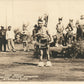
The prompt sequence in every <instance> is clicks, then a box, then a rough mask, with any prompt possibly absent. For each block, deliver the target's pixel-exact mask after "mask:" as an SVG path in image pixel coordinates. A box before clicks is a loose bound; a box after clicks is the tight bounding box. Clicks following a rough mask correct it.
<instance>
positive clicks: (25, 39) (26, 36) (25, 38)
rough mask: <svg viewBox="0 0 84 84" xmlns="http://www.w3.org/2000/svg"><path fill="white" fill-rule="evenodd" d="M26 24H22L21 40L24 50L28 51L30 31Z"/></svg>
mask: <svg viewBox="0 0 84 84" xmlns="http://www.w3.org/2000/svg"><path fill="white" fill-rule="evenodd" d="M27 26H28V25H26V24H23V31H22V41H23V49H24V51H29V42H30V33H29V32H28V30H27Z"/></svg>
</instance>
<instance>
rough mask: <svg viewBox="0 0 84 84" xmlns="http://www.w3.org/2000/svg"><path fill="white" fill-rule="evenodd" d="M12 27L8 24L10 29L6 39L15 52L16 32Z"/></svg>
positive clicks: (10, 48)
mask: <svg viewBox="0 0 84 84" xmlns="http://www.w3.org/2000/svg"><path fill="white" fill-rule="evenodd" d="M11 28H12V27H11V26H8V30H7V32H6V40H7V42H8V50H9V51H13V52H15V51H16V50H15V46H14V39H15V34H14V31H13V30H12V29H11Z"/></svg>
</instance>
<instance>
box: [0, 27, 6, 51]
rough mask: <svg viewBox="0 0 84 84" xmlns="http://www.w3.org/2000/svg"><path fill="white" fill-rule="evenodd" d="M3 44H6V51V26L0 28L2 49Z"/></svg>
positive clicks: (0, 46) (0, 47)
mask: <svg viewBox="0 0 84 84" xmlns="http://www.w3.org/2000/svg"><path fill="white" fill-rule="evenodd" d="M2 45H4V52H6V30H5V29H4V26H1V30H0V51H2Z"/></svg>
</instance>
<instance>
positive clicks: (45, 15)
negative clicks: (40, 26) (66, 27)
mask: <svg viewBox="0 0 84 84" xmlns="http://www.w3.org/2000/svg"><path fill="white" fill-rule="evenodd" d="M48 17H49V16H48V15H47V14H44V19H43V20H44V21H45V22H44V26H45V27H47V25H48Z"/></svg>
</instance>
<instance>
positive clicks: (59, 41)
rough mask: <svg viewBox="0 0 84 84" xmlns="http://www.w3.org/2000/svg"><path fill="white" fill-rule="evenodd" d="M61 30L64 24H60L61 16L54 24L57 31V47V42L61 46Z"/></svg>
mask: <svg viewBox="0 0 84 84" xmlns="http://www.w3.org/2000/svg"><path fill="white" fill-rule="evenodd" d="M63 30H64V25H63V24H62V17H61V18H59V19H58V23H57V25H56V31H57V34H56V36H57V43H56V46H57V47H58V44H60V45H61V46H62V40H63Z"/></svg>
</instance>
